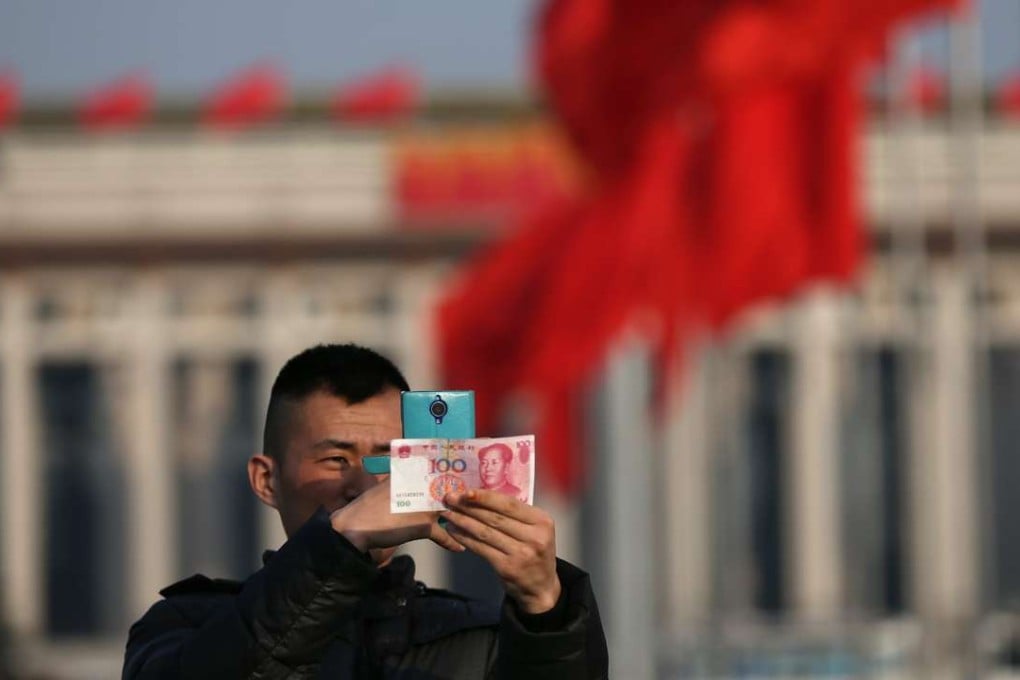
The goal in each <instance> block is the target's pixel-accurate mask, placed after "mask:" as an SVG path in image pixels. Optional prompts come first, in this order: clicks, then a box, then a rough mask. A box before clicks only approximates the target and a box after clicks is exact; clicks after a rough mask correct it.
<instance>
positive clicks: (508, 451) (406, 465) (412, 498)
mask: <svg viewBox="0 0 1020 680" xmlns="http://www.w3.org/2000/svg"><path fill="white" fill-rule="evenodd" d="M468 489H490V490H492V491H497V492H499V493H502V494H506V495H508V496H513V497H514V498H517V499H518V500H520V501H522V502H524V503H528V504H530V503H531V501H532V498H533V497H534V493H535V437H534V435H526V436H520V437H502V438H498V439H488V438H478V439H394V440H393V441H392V442H391V443H390V511H391V512H420V511H423V510H425V511H435V510H445V509H446V508H445V506H443V497H444V496H446V494H448V493H463V492H465V491H467V490H468Z"/></svg>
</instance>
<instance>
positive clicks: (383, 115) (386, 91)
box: [333, 68, 420, 122]
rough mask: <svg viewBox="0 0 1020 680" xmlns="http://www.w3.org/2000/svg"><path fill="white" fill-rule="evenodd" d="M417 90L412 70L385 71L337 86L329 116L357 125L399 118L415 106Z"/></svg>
mask: <svg viewBox="0 0 1020 680" xmlns="http://www.w3.org/2000/svg"><path fill="white" fill-rule="evenodd" d="M419 91H420V85H419V79H418V77H417V75H416V74H415V73H414V72H413V71H411V70H409V69H403V68H393V69H388V70H386V71H382V72H380V73H376V74H373V75H370V76H367V77H365V78H362V79H361V80H358V81H355V82H352V83H348V84H347V85H344V86H343V87H341V88H340V89H339V90H338V91H337V93H336V97H335V98H334V99H333V115H334V116H335V117H336V118H339V119H342V120H350V121H360V122H384V121H391V120H394V119H397V118H403V117H406V116H409V115H410V114H411V113H412V112H413V111H414V109H415V108H416V107H417V106H418V99H419Z"/></svg>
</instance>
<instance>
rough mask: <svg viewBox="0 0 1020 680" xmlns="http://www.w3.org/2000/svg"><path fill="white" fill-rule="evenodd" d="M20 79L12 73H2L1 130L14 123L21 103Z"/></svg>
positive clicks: (0, 76)
mask: <svg viewBox="0 0 1020 680" xmlns="http://www.w3.org/2000/svg"><path fill="white" fill-rule="evenodd" d="M20 100H21V87H20V83H19V82H18V77H17V76H15V75H14V74H13V73H11V72H3V73H0V130H3V129H4V128H6V127H7V126H8V125H12V124H13V123H14V119H15V118H16V117H17V115H18V106H19V105H20V103H21V101H20Z"/></svg>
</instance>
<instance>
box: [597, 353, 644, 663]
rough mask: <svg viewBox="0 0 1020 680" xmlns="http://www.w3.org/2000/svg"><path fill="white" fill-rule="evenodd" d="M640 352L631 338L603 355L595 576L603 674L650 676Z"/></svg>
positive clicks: (642, 393) (642, 399)
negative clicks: (605, 647)
mask: <svg viewBox="0 0 1020 680" xmlns="http://www.w3.org/2000/svg"><path fill="white" fill-rule="evenodd" d="M649 387H650V384H649V370H648V356H647V353H646V352H644V351H642V348H641V347H640V345H638V344H637V343H636V342H633V341H630V342H622V343H621V344H620V345H619V346H618V347H617V349H616V350H615V351H614V352H613V353H612V354H611V355H610V358H609V361H608V365H607V369H606V380H605V412H604V423H603V425H602V427H601V428H599V429H600V430H601V437H602V440H603V441H602V446H601V451H600V453H601V455H600V456H599V458H600V460H599V461H598V464H599V466H600V467H601V470H600V473H599V477H600V478H601V479H602V480H603V495H602V497H601V500H600V502H601V503H602V504H604V507H603V509H602V512H603V513H604V515H603V516H604V517H605V525H604V532H603V535H604V539H603V540H604V541H605V545H604V550H603V555H604V559H605V569H604V578H603V583H605V584H607V585H608V588H606V589H605V592H604V595H605V597H604V600H605V603H606V614H605V616H604V618H603V621H605V623H606V632H607V635H608V642H609V648H610V649H611V650H613V652H612V654H610V656H609V662H610V676H611V677H614V678H629V679H631V680H646V679H650V678H653V677H655V674H656V665H657V656H656V652H657V646H658V630H657V628H656V626H655V611H656V607H655V594H654V590H653V589H654V584H653V577H654V573H653V570H652V559H651V556H652V554H653V546H654V545H655V515H654V507H653V502H652V494H651V489H652V488H653V484H652V479H653V475H654V472H653V468H654V465H655V458H654V452H653V450H652V449H653V440H652V436H651V426H652V423H651V419H650V417H649V416H650V414H649V408H648V395H649Z"/></svg>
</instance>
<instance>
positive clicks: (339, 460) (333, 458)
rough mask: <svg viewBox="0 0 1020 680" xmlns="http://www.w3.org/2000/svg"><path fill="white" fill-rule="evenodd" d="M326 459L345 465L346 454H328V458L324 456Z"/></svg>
mask: <svg viewBox="0 0 1020 680" xmlns="http://www.w3.org/2000/svg"><path fill="white" fill-rule="evenodd" d="M326 460H328V461H330V462H331V463H338V464H340V465H347V456H330V457H329V458H326Z"/></svg>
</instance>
